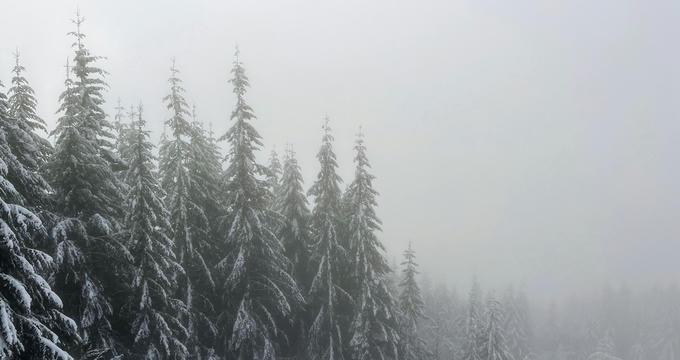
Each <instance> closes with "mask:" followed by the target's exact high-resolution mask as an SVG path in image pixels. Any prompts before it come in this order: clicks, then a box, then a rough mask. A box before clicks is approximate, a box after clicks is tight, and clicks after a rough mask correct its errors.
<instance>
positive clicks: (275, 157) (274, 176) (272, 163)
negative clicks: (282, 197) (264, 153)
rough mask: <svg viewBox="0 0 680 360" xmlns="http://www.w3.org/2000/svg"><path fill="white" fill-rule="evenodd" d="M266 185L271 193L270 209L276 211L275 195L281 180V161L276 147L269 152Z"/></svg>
mask: <svg viewBox="0 0 680 360" xmlns="http://www.w3.org/2000/svg"><path fill="white" fill-rule="evenodd" d="M267 170H268V173H267V183H268V184H267V185H268V186H269V192H270V193H271V194H272V195H273V197H272V201H271V204H272V206H271V207H272V209H274V210H276V211H278V210H279V209H278V208H277V205H278V204H277V203H276V196H277V194H279V192H280V191H279V187H280V182H281V171H282V167H281V161H279V154H277V153H276V149H272V151H271V153H270V154H269V165H268V166H267Z"/></svg>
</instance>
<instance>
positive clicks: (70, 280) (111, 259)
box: [47, 14, 131, 358]
mask: <svg viewBox="0 0 680 360" xmlns="http://www.w3.org/2000/svg"><path fill="white" fill-rule="evenodd" d="M82 22H83V18H81V17H80V15H79V14H78V16H77V18H76V20H75V21H74V23H75V24H76V31H74V32H71V33H70V35H72V36H73V37H74V39H75V42H74V44H73V46H74V48H75V59H74V60H75V66H74V67H73V68H71V69H70V70H71V72H72V73H73V74H74V79H73V80H71V79H70V77H67V80H66V84H65V85H66V90H65V91H64V92H63V93H62V94H61V96H60V98H59V99H60V102H61V105H60V107H59V112H60V113H61V116H60V118H59V119H58V120H57V127H56V129H55V130H54V131H53V132H52V135H53V136H56V146H55V151H54V154H53V156H52V157H51V158H50V160H49V162H48V164H47V175H48V176H49V179H50V183H51V184H52V185H53V188H54V190H55V193H54V203H55V210H56V212H58V213H59V214H60V215H63V216H65V218H64V219H62V220H61V221H59V222H58V223H57V224H56V225H55V226H54V228H53V229H52V236H53V237H54V239H55V241H56V242H57V249H56V263H57V273H56V274H55V284H56V288H57V290H58V292H59V293H60V294H61V295H62V298H63V299H64V300H65V301H64V304H65V312H66V313H67V314H68V315H69V316H72V317H73V318H75V319H77V321H78V325H79V331H80V335H81V337H82V338H83V341H84V347H83V348H82V349H80V350H81V351H78V353H80V354H79V355H80V358H89V357H97V356H101V355H102V354H104V353H106V352H114V353H115V341H114V338H113V334H112V327H111V322H110V319H111V316H112V312H113V307H112V303H111V300H112V299H110V298H109V296H108V294H116V297H115V298H113V300H114V302H115V304H116V305H117V304H119V303H120V302H122V301H123V300H124V298H125V292H126V289H127V286H125V285H124V284H123V281H122V280H123V279H125V278H126V277H127V276H128V275H129V274H128V273H127V272H128V270H129V266H128V261H129V260H131V256H130V254H129V253H128V252H127V250H126V248H125V246H124V245H123V244H122V243H121V242H120V241H118V233H119V231H120V224H119V222H118V220H119V219H120V218H121V216H122V208H123V200H122V198H123V197H122V193H121V190H122V184H121V183H120V182H119V181H118V180H117V178H116V177H115V176H114V174H113V170H112V168H111V165H112V164H120V161H119V159H118V158H117V157H116V156H115V154H113V153H112V152H111V143H110V141H109V140H108V138H109V136H110V135H111V134H110V132H109V129H110V124H109V123H108V121H106V114H105V113H104V111H103V109H102V108H101V106H102V104H103V102H104V99H103V94H102V93H103V90H104V89H105V88H106V83H105V82H104V80H103V78H102V76H103V75H104V74H105V72H104V71H103V70H101V69H100V68H98V67H97V66H96V65H95V61H96V60H97V59H99V58H98V57H97V56H93V55H91V54H90V53H89V51H88V50H87V48H86V47H85V45H84V44H83V39H84V38H85V35H84V34H83V33H82V32H81V30H80V27H81V24H82ZM105 288H106V290H107V293H108V294H105V293H104V289H105Z"/></svg>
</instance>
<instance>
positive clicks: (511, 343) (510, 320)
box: [503, 289, 531, 360]
mask: <svg viewBox="0 0 680 360" xmlns="http://www.w3.org/2000/svg"><path fill="white" fill-rule="evenodd" d="M503 312H504V314H505V323H504V325H503V328H504V331H505V338H506V340H507V345H508V349H509V350H510V353H512V356H513V358H515V360H524V359H525V358H526V357H527V356H529V355H530V354H531V350H530V338H529V337H530V332H531V326H530V324H529V304H528V301H527V299H526V296H525V295H524V293H522V292H519V293H516V292H515V291H514V290H513V289H508V291H507V292H506V294H505V296H504V297H503Z"/></svg>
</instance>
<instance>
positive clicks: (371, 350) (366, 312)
mask: <svg viewBox="0 0 680 360" xmlns="http://www.w3.org/2000/svg"><path fill="white" fill-rule="evenodd" d="M354 150H355V151H356V156H355V158H354V162H355V164H356V170H355V175H354V181H352V183H351V184H350V185H349V187H348V189H347V195H346V199H347V206H348V208H347V209H346V210H347V214H348V219H347V220H348V222H347V225H348V231H347V233H348V236H349V244H350V262H351V266H352V268H351V269H352V280H353V281H352V282H353V284H352V285H353V289H352V290H353V292H355V293H354V294H353V295H354V298H355V300H356V305H355V307H354V319H353V321H352V334H351V339H350V347H351V352H352V358H353V359H359V360H368V359H394V358H398V349H397V347H398V344H399V334H398V323H397V315H396V313H395V310H396V307H397V305H396V303H395V301H394V299H393V297H392V294H391V293H390V291H389V288H388V284H387V281H388V278H387V275H388V274H389V272H390V271H391V270H390V267H389V265H388V264H387V261H386V259H385V256H384V251H385V248H384V246H383V244H382V242H381V241H380V240H379V239H378V237H377V236H376V232H377V231H380V224H381V222H380V219H378V217H377V216H376V213H375V207H376V206H377V202H376V199H375V197H376V196H377V194H378V192H377V191H375V189H373V180H374V178H375V177H374V176H373V175H372V174H370V173H369V171H368V170H369V168H370V164H369V162H368V158H367V157H366V146H365V145H364V138H363V134H362V133H361V131H360V132H359V134H358V136H357V140H356V144H355V146H354Z"/></svg>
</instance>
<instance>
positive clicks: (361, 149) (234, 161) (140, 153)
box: [0, 15, 416, 359]
mask: <svg viewBox="0 0 680 360" xmlns="http://www.w3.org/2000/svg"><path fill="white" fill-rule="evenodd" d="M74 24H75V29H74V31H73V32H71V33H69V36H70V37H71V38H72V40H73V55H72V56H71V57H70V59H69V62H68V63H67V76H66V79H65V82H64V90H63V92H62V93H61V95H60V97H59V102H60V106H59V109H58V112H57V114H58V118H57V119H56V127H55V128H54V129H50V130H51V131H49V130H48V129H46V126H45V122H44V121H43V120H42V119H41V118H40V117H39V116H38V115H37V114H36V104H37V100H36V99H35V97H34V93H33V90H32V89H31V87H30V86H29V83H28V81H27V80H26V78H25V77H24V75H23V74H24V71H25V69H24V68H23V67H22V66H21V63H20V58H19V54H18V53H17V54H16V65H15V67H14V68H13V69H12V74H13V77H12V82H11V86H10V87H9V90H8V91H7V93H8V94H9V98H7V97H6V95H5V93H4V91H3V92H2V93H0V150H1V151H2V156H1V157H0V195H1V196H0V199H1V204H2V207H1V208H0V210H1V213H0V215H2V217H1V218H0V230H1V231H0V246H2V248H1V249H0V256H1V258H0V260H2V261H0V358H3V359H5V358H7V359H36V358H45V359H72V358H77V359H123V358H125V359H138V358H139V359H187V358H194V359H276V358H314V359H380V358H384V359H397V358H400V357H401V358H403V357H407V356H402V355H401V354H402V353H403V352H404V349H403V348H402V347H403V342H402V339H406V338H407V336H406V335H405V333H404V329H405V328H404V327H403V324H404V319H405V318H404V316H403V313H402V312H401V310H400V308H399V306H398V301H397V297H396V294H395V293H394V292H393V289H391V288H390V287H389V283H388V281H389V277H388V275H389V274H390V272H391V269H390V267H389V266H388V265H387V262H386V261H385V258H384V248H383V245H382V242H381V241H380V239H379V238H378V235H377V233H378V231H379V230H380V220H379V219H378V217H377V215H376V205H377V203H376V195H377V191H376V190H375V189H374V188H373V184H372V182H373V176H372V175H371V174H370V165H369V162H368V157H367V151H366V146H365V144H364V139H363V135H362V134H361V133H360V134H359V135H358V136H357V141H356V146H355V152H356V158H355V164H356V171H355V178H354V179H352V181H351V182H350V183H349V185H348V186H347V188H346V190H344V191H343V190H342V189H341V185H342V180H341V179H340V177H339V176H338V175H337V173H336V169H337V163H336V160H335V154H334V150H333V136H332V132H331V128H330V126H329V122H328V120H327V121H326V123H325V125H324V127H323V133H322V145H321V148H320V151H319V154H318V160H319V163H320V168H321V170H320V172H319V175H318V177H317V180H316V181H315V182H314V184H313V185H312V186H311V187H310V190H309V191H308V192H305V185H304V184H303V181H302V176H301V170H300V168H299V166H298V164H297V161H296V157H295V156H296V154H295V152H294V151H293V149H292V147H290V148H288V149H286V153H285V156H284V159H283V164H282V163H281V161H280V160H279V159H278V155H277V154H276V153H272V156H271V160H270V164H269V165H268V166H265V165H263V164H260V163H258V162H257V159H256V154H257V153H258V152H259V151H260V150H261V148H262V147H263V139H262V138H261V137H260V135H259V134H258V132H257V130H256V127H255V123H256V121H255V120H256V116H255V111H254V110H253V109H252V108H251V107H250V106H249V105H248V103H247V100H246V98H247V90H248V88H249V86H250V84H249V81H248V77H247V76H246V71H245V68H244V66H243V64H242V63H241V61H240V59H239V53H238V50H237V51H236V55H235V59H234V62H233V67H232V71H231V79H230V81H229V82H230V83H231V86H232V87H233V92H234V96H235V98H236V105H235V108H234V110H233V112H232V114H231V127H230V128H229V130H228V131H227V132H226V133H224V134H221V136H219V137H217V138H216V137H215V136H214V135H213V134H212V132H209V131H206V129H205V127H204V125H203V124H202V123H201V121H200V120H199V119H198V118H197V116H196V112H195V109H192V108H191V107H190V106H189V104H188V103H187V101H186V100H185V95H184V94H185V91H186V90H185V89H184V88H183V86H182V80H181V76H180V71H179V69H178V67H177V66H176V64H175V62H174V61H173V63H172V66H171V68H170V77H169V79H168V85H169V88H168V93H167V96H166V97H165V98H164V101H165V103H166V105H167V110H168V117H167V119H164V125H165V129H166V130H165V131H164V133H163V135H162V138H161V142H160V145H159V146H158V150H157V151H156V149H155V146H154V145H153V144H152V143H151V142H150V140H149V132H148V130H146V121H147V119H145V117H144V112H143V107H142V105H141V104H140V105H138V106H136V107H130V109H129V111H128V110H126V108H124V107H123V106H122V105H121V104H120V103H119V104H118V106H117V107H116V108H115V110H116V113H115V114H114V115H113V116H112V117H111V116H109V114H107V113H106V112H105V111H104V108H103V106H104V102H105V100H104V98H105V93H106V91H107V90H108V85H107V84H106V82H105V75H106V71H105V70H103V69H101V68H100V67H99V66H98V63H99V60H100V57H99V56H97V55H94V54H92V53H91V52H90V51H89V49H88V47H87V46H86V37H85V34H84V33H83V31H82V25H83V19H82V18H81V17H80V16H79V15H78V16H77V18H76V19H75V20H74ZM111 118H112V121H110V120H109V119H111ZM44 131H49V135H50V136H51V137H52V139H53V144H54V146H53V145H52V143H51V142H49V141H47V140H46V139H45V138H44V137H43V135H41V134H43V132H44ZM219 146H224V147H225V148H226V150H227V151H226V156H225V157H223V156H222V155H221V149H220V148H219ZM308 196H310V197H311V198H312V199H313V203H312V206H311V208H310V203H309V202H308V200H307V199H308ZM411 322H412V323H413V322H415V320H414V319H412V320H411ZM409 336H411V337H413V336H414V334H413V333H410V335H409ZM413 341H414V343H416V342H415V338H414V340H413ZM412 358H413V357H412Z"/></svg>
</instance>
